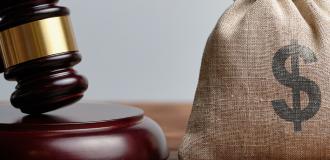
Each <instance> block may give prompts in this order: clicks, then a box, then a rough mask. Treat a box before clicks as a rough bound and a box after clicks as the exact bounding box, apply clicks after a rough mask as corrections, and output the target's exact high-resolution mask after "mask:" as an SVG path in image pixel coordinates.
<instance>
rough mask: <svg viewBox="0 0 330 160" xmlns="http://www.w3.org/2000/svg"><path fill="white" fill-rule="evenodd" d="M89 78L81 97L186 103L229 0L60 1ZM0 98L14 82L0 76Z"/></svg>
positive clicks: (82, 70)
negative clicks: (71, 23)
mask: <svg viewBox="0 0 330 160" xmlns="http://www.w3.org/2000/svg"><path fill="white" fill-rule="evenodd" d="M60 4H61V5H64V6H67V7H69V8H70V10H71V18H72V22H73V26H74V29H75V33H76V38H77V42H78V45H79V49H80V52H81V54H82V55H83V61H82V63H80V64H79V65H78V67H77V69H78V71H79V72H80V73H81V74H83V75H85V76H86V77H87V78H88V80H89V83H90V88H89V90H88V91H87V93H86V96H85V98H84V100H112V101H153V102H158V101H161V102H191V101H193V98H194V94H195V89H196V86H197V82H198V76H199V68H200V63H201V58H202V54H203V50H204V46H205V43H206V40H207V38H208V36H209V34H210V32H211V31H212V29H213V27H214V26H215V24H216V22H217V20H218V19H219V17H220V16H221V14H222V13H223V12H224V11H225V9H226V8H228V7H229V6H230V5H231V4H232V0H138V1H134V0H83V1H81V0H62V1H61V2H60ZM0 85H1V86H2V87H1V92H0V100H9V97H10V94H11V93H12V92H13V91H14V87H15V85H16V84H15V83H14V82H7V81H5V80H4V79H3V78H1V80H0Z"/></svg>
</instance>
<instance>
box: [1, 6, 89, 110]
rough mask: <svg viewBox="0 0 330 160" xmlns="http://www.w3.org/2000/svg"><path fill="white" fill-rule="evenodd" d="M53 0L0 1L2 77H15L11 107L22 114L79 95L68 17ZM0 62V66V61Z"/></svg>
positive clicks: (81, 84)
mask: <svg viewBox="0 0 330 160" xmlns="http://www.w3.org/2000/svg"><path fill="white" fill-rule="evenodd" d="M57 2H58V0H1V2H0V16H1V21H0V47H1V51H2V53H1V55H2V62H1V63H3V65H2V66H3V72H4V76H5V78H6V79H7V80H11V81H17V86H16V90H15V92H14V93H13V94H12V96H11V99H10V101H11V103H12V105H13V106H14V107H16V108H18V109H20V110H21V111H22V112H24V113H27V114H41V113H45V112H48V111H52V110H55V109H58V108H61V107H64V106H67V105H69V104H72V103H74V102H76V101H78V100H79V99H81V98H82V96H83V93H84V91H85V90H86V89H87V87H88V84H87V80H86V79H85V78H84V77H83V76H81V75H79V74H77V73H76V71H75V70H74V69H72V67H73V66H74V65H76V64H78V63H79V62H80V61H81V56H80V55H79V54H78V48H77V46H76V43H75V40H74V35H73V31H72V28H71V24H70V19H69V10H68V9H67V8H65V7H60V6H57V5H56V4H57ZM0 65H1V64H0Z"/></svg>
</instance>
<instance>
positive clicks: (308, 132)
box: [179, 0, 330, 160]
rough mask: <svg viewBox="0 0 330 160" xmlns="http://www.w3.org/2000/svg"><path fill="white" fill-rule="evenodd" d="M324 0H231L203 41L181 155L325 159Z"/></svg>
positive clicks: (328, 81) (328, 82)
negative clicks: (198, 70)
mask: <svg viewBox="0 0 330 160" xmlns="http://www.w3.org/2000/svg"><path fill="white" fill-rule="evenodd" d="M329 68H330V0H237V1H236V2H235V3H234V4H233V5H232V6H231V7H230V9H228V10H227V11H226V12H225V13H224V15H223V16H222V17H221V19H220V20H219V22H218V24H217V25H216V27H215V29H214V31H213V33H212V34H211V36H210V38H209V40H208V43H207V45H206V49H205V53H204V57H203V62H202V68H201V74H200V79H199V84H198V88H197V91H196V97H195V102H194V105H193V111H192V114H191V117H190V120H189V125H188V129H187V133H186V135H185V137H184V141H183V143H182V145H181V147H180V150H179V158H180V159H181V160H214V159H217V160H221V159H224V160H233V159H249V160H256V159H284V160H286V159H290V160H295V159H299V160H302V159H306V160H307V159H308V160H310V159H320V160H321V159H322V160H326V159H330V103H329V101H330V70H329Z"/></svg>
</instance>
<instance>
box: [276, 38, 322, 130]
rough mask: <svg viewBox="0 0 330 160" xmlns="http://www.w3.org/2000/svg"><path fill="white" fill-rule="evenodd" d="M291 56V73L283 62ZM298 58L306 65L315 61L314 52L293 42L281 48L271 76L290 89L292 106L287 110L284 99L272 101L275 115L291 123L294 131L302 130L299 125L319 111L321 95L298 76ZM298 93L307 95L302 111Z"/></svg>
mask: <svg viewBox="0 0 330 160" xmlns="http://www.w3.org/2000/svg"><path fill="white" fill-rule="evenodd" d="M290 56H291V71H292V72H291V73H290V72H288V71H287V70H286V68H285V61H286V60H287V59H288V58H289V57H290ZM299 57H301V58H302V59H303V60H304V62H305V63H306V64H308V63H313V62H316V61H317V58H316V55H315V54H314V52H313V51H312V50H311V49H309V48H307V47H305V46H301V45H299V44H298V42H297V41H294V42H293V43H292V44H291V45H289V46H285V47H283V48H281V49H280V50H279V51H278V52H276V54H275V56H274V58H273V66H272V68H273V74H274V76H275V78H276V80H277V81H279V82H280V83H281V84H282V85H284V86H287V87H290V88H292V100H293V106H292V108H289V106H288V105H287V103H286V102H285V100H284V99H280V100H274V101H272V105H273V108H274V110H275V112H276V114H277V115H278V116H279V117H281V118H282V119H284V120H286V121H290V122H293V125H294V131H295V132H298V131H301V130H302V127H301V124H302V122H303V121H307V120H308V119H310V118H312V117H313V116H314V115H315V114H316V113H317V112H318V110H319V109H320V106H321V93H320V88H319V86H318V85H317V84H316V83H315V82H314V81H311V80H309V79H307V78H305V77H302V76H300V75H299V74H300V73H299ZM300 91H304V92H305V93H307V95H308V99H309V102H308V105H307V107H306V108H304V109H302V107H301V103H300Z"/></svg>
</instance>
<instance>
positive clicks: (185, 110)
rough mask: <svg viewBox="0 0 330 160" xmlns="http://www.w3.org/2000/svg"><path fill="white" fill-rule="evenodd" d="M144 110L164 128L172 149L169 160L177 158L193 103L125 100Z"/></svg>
mask: <svg viewBox="0 0 330 160" xmlns="http://www.w3.org/2000/svg"><path fill="white" fill-rule="evenodd" d="M125 103H126V104H130V105H133V106H137V107H138V108H141V109H143V110H144V112H145V115H147V116H149V117H151V118H152V119H154V120H155V121H156V122H157V123H158V124H159V125H160V126H161V127H162V128H163V130H164V132H165V136H166V139H167V143H168V145H169V148H170V150H171V155H170V157H169V160H177V158H178V157H177V150H178V147H179V145H180V144H181V142H182V138H183V136H184V134H185V131H186V127H187V124H188V119H189V116H190V112H191V108H192V104H191V103H189V102H188V103H168V102H125Z"/></svg>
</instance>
